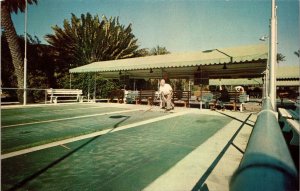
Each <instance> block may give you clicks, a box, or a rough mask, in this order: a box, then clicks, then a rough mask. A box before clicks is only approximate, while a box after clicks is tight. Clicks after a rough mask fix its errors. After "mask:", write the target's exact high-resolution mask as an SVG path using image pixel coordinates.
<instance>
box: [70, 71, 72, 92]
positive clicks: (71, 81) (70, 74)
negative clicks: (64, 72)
mask: <svg viewBox="0 0 300 191" xmlns="http://www.w3.org/2000/svg"><path fill="white" fill-rule="evenodd" d="M70 89H72V73H70Z"/></svg>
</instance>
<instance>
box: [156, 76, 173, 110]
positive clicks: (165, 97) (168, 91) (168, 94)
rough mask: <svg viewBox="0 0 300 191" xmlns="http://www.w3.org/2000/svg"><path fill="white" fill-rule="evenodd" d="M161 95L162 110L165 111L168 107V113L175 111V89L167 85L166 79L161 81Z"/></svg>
mask: <svg viewBox="0 0 300 191" xmlns="http://www.w3.org/2000/svg"><path fill="white" fill-rule="evenodd" d="M159 93H160V95H161V99H162V108H163V109H164V108H165V106H166V105H167V108H166V110H167V111H170V110H171V109H174V104H173V103H172V95H173V89H172V87H171V86H170V84H166V82H165V80H164V79H162V80H161V81H160V86H159Z"/></svg>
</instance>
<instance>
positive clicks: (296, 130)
mask: <svg viewBox="0 0 300 191" xmlns="http://www.w3.org/2000/svg"><path fill="white" fill-rule="evenodd" d="M282 131H284V132H290V131H292V133H293V137H292V139H291V141H290V144H291V145H298V146H299V134H300V124H299V121H297V120H294V119H286V123H285V125H284V128H283V129H282Z"/></svg>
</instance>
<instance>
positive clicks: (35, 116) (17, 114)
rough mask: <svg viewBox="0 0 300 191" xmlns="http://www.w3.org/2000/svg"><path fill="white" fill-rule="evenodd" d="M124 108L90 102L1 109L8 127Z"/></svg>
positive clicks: (4, 122)
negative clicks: (91, 103) (101, 105)
mask: <svg viewBox="0 0 300 191" xmlns="http://www.w3.org/2000/svg"><path fill="white" fill-rule="evenodd" d="M122 110H126V109H125V108H119V107H100V106H95V105H94V106H93V105H90V104H77V105H76V104H70V105H61V106H44V107H28V108H14V109H3V110H2V111H1V118H2V120H1V127H2V128H6V127H11V126H18V125H20V124H27V123H34V122H41V121H48V120H57V119H63V118H69V117H76V116H83V115H93V114H99V113H105V112H113V111H122Z"/></svg>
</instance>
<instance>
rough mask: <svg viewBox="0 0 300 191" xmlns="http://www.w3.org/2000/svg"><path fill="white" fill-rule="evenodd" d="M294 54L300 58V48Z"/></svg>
mask: <svg viewBox="0 0 300 191" xmlns="http://www.w3.org/2000/svg"><path fill="white" fill-rule="evenodd" d="M294 54H295V55H296V56H297V57H298V58H299V56H300V49H299V50H298V51H295V52H294Z"/></svg>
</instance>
